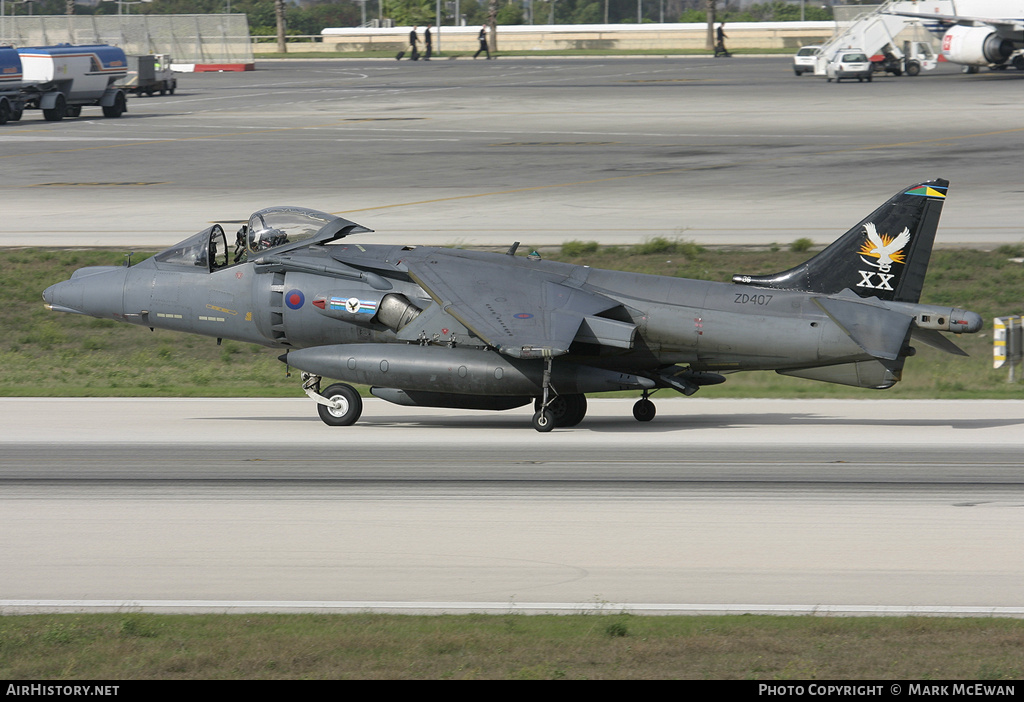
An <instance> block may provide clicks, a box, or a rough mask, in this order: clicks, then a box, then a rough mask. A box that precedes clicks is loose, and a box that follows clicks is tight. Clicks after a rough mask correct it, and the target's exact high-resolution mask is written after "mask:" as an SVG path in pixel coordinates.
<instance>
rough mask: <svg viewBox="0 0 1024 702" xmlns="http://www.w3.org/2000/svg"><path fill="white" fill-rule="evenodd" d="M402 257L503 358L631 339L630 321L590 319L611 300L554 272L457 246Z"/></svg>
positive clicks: (428, 288)
mask: <svg viewBox="0 0 1024 702" xmlns="http://www.w3.org/2000/svg"><path fill="white" fill-rule="evenodd" d="M402 263H403V264H404V266H406V267H407V271H408V275H409V276H410V277H411V278H412V279H413V280H414V281H415V282H416V283H417V284H418V285H420V287H422V288H423V289H424V290H425V291H426V292H427V294H429V295H430V296H431V297H432V298H434V301H435V302H437V303H438V305H440V306H441V307H442V308H443V309H444V310H445V311H446V312H448V314H450V315H452V316H453V317H455V318H456V319H457V320H459V321H460V322H461V323H462V324H464V325H465V326H466V328H467V329H469V330H470V331H472V332H473V333H474V334H476V335H477V336H479V337H480V338H481V339H483V340H484V341H485V342H486V343H488V344H490V345H491V346H493V347H494V348H495V349H497V350H498V351H500V352H501V353H503V354H506V355H508V356H513V357H515V358H540V357H548V356H559V355H562V354H564V353H566V352H568V350H569V346H570V344H572V342H573V340H574V339H576V338H577V336H578V335H579V336H582V337H583V338H584V339H586V340H595V339H596V340H597V343H602V342H603V341H606V340H610V343H611V344H612V345H615V346H625V345H627V344H628V345H632V338H633V333H634V332H635V327H634V326H633V325H629V324H625V323H623V322H616V321H613V320H608V319H603V318H596V317H591V315H596V314H598V313H600V312H604V311H606V310H609V309H612V308H614V307H617V306H618V305H619V303H618V302H616V301H615V300H612V299H611V298H608V297H604V296H603V295H598V294H596V293H592V292H588V291H586V290H582V289H581V288H579V287H575V286H574V283H575V281H570V279H569V278H568V277H566V276H562V275H559V274H558V273H555V272H551V271H546V270H541V269H538V268H534V267H528V266H524V265H521V264H517V263H515V259H513V260H510V261H509V262H508V263H505V262H496V261H493V260H481V259H473V258H470V259H469V260H467V258H466V257H465V256H464V255H460V252H445V251H443V250H437V249H434V250H432V251H430V252H429V253H428V254H427V255H426V256H423V257H419V256H411V257H407V258H406V259H405V260H403V261H402ZM567 283H568V284H567ZM584 322H586V324H585V323H584ZM620 327H621V328H620ZM595 330H596V331H595Z"/></svg>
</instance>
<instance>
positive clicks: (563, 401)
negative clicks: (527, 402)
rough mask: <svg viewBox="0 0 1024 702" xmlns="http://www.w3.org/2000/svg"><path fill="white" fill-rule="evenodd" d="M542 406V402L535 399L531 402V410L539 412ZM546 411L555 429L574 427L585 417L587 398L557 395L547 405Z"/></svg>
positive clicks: (580, 394)
mask: <svg viewBox="0 0 1024 702" xmlns="http://www.w3.org/2000/svg"><path fill="white" fill-rule="evenodd" d="M542 404H543V400H542V399H541V398H539V397H538V398H536V399H535V400H534V401H533V409H534V410H536V411H538V412H539V411H540V409H541V405H542ZM548 410H549V411H550V412H551V415H552V418H553V419H554V420H555V426H556V427H574V426H576V425H577V424H579V423H580V422H582V421H583V418H584V417H585V416H587V396H586V395H584V394H582V393H579V394H573V395H558V396H557V397H555V399H553V400H551V402H549V403H548Z"/></svg>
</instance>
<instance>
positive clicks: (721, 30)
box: [715, 22, 731, 58]
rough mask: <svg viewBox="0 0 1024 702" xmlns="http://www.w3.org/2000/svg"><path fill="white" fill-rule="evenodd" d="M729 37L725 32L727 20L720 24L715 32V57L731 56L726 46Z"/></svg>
mask: <svg viewBox="0 0 1024 702" xmlns="http://www.w3.org/2000/svg"><path fill="white" fill-rule="evenodd" d="M728 38H729V37H727V36H726V34H725V22H722V23H721V24H720V25H718V30H717V31H716V32H715V58H718V57H719V56H726V57H728V56H731V54H730V53H729V52H728V51H727V50H726V48H725V40H726V39H728Z"/></svg>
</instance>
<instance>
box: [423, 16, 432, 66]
mask: <svg viewBox="0 0 1024 702" xmlns="http://www.w3.org/2000/svg"><path fill="white" fill-rule="evenodd" d="M423 50H424V52H425V53H424V54H423V60H424V61H429V60H430V55H431V54H432V53H434V39H433V37H431V36H430V25H429V24H428V25H427V28H426V29H424V30H423Z"/></svg>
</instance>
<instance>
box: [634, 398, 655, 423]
mask: <svg viewBox="0 0 1024 702" xmlns="http://www.w3.org/2000/svg"><path fill="white" fill-rule="evenodd" d="M657 413H658V408H657V407H655V406H654V403H653V402H651V401H650V400H648V399H647V398H646V397H645V398H643V399H641V400H637V402H636V404H635V405H633V417H634V418H635V419H636V421H638V422H649V421H651V420H652V419H654V415H655V414H657Z"/></svg>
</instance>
